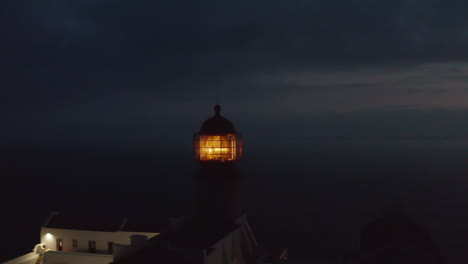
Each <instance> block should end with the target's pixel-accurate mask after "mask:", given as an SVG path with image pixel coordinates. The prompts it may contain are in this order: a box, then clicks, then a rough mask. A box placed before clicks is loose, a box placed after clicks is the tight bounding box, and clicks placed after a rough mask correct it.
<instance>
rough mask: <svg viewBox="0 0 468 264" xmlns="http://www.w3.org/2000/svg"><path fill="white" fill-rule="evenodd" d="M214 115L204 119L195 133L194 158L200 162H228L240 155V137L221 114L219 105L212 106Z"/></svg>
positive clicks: (237, 158)
mask: <svg viewBox="0 0 468 264" xmlns="http://www.w3.org/2000/svg"><path fill="white" fill-rule="evenodd" d="M214 110H215V115H214V116H213V117H211V118H209V119H208V120H206V121H205V122H204V123H203V125H202V126H201V128H200V132H199V133H197V134H195V136H194V140H193V147H194V153H195V158H196V159H197V160H198V161H201V162H210V161H211V162H230V161H237V160H239V159H240V158H241V157H242V139H241V135H240V134H239V133H237V132H236V130H235V129H234V125H233V124H232V123H231V121H229V120H228V119H226V118H224V117H223V116H221V114H220V111H221V106H219V105H216V106H215V107H214Z"/></svg>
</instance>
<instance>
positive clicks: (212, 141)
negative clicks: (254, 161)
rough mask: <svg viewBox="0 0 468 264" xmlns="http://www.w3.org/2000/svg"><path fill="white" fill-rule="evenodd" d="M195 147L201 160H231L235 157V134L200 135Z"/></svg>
mask: <svg viewBox="0 0 468 264" xmlns="http://www.w3.org/2000/svg"><path fill="white" fill-rule="evenodd" d="M197 145H198V146H197ZM195 148H198V149H196V150H195V153H196V154H198V155H199V156H198V157H199V159H200V160H201V161H210V160H211V161H232V160H236V157H237V155H236V154H237V138H236V135H235V134H225V135H200V136H199V140H198V144H197V143H196V144H195Z"/></svg>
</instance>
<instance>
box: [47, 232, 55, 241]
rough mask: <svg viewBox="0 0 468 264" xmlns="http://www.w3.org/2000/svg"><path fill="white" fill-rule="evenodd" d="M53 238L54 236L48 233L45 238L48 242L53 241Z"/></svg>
mask: <svg viewBox="0 0 468 264" xmlns="http://www.w3.org/2000/svg"><path fill="white" fill-rule="evenodd" d="M53 237H54V236H53V235H52V234H51V233H47V234H46V235H45V238H46V239H47V240H52V238H53Z"/></svg>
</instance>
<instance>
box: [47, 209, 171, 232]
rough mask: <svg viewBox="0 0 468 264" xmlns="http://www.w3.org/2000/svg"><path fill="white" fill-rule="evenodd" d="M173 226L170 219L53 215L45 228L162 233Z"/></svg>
mask: <svg viewBox="0 0 468 264" xmlns="http://www.w3.org/2000/svg"><path fill="white" fill-rule="evenodd" d="M170 225H171V219H168V218H144V219H143V218H123V217H121V218H112V217H104V216H77V215H65V214H61V213H60V214H59V213H52V214H51V215H50V217H49V219H48V220H47V222H46V223H45V225H44V226H43V227H47V228H57V229H72V230H87V231H103V232H116V231H124V232H148V233H160V232H162V231H164V230H167V229H168V228H169V227H170Z"/></svg>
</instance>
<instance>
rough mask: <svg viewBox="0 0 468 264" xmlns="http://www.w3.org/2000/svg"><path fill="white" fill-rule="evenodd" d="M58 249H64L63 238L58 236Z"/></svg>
mask: <svg viewBox="0 0 468 264" xmlns="http://www.w3.org/2000/svg"><path fill="white" fill-rule="evenodd" d="M57 251H63V239H61V238H57Z"/></svg>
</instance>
